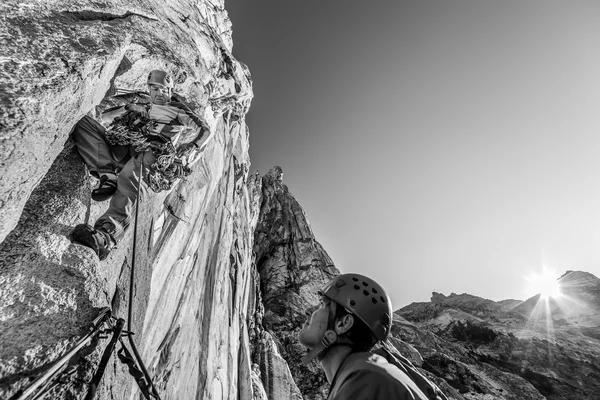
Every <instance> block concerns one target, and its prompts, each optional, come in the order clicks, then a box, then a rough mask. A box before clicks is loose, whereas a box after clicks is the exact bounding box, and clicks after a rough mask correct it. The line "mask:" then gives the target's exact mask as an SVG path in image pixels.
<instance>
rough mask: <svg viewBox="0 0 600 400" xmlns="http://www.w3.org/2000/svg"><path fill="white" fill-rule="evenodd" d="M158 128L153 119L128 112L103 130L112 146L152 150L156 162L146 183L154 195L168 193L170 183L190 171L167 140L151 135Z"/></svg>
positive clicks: (170, 186) (171, 184)
mask: <svg viewBox="0 0 600 400" xmlns="http://www.w3.org/2000/svg"><path fill="white" fill-rule="evenodd" d="M156 125H157V122H156V120H155V119H154V118H150V117H145V116H142V115H140V114H138V113H136V112H133V111H128V112H126V113H125V114H123V115H122V116H120V117H117V118H115V119H114V120H113V122H112V123H111V124H110V125H109V126H108V128H107V129H106V133H105V135H106V139H107V140H108V142H109V143H110V144H112V145H121V146H133V148H134V150H135V152H137V153H142V152H144V151H146V150H152V151H153V152H154V155H155V156H156V162H154V163H153V164H152V165H151V166H150V172H149V173H148V175H147V177H146V179H145V180H146V183H147V184H148V186H149V187H150V188H151V189H152V190H153V191H154V192H156V193H158V192H161V191H163V190H170V189H171V188H172V187H173V183H174V182H175V181H176V180H177V179H179V178H183V177H186V176H188V175H189V174H191V172H192V170H191V169H190V168H189V167H188V166H186V165H183V162H182V161H181V158H180V157H178V156H177V150H175V147H174V146H173V144H172V143H171V141H170V140H168V139H166V138H164V137H163V136H160V135H156V134H154V133H153V131H152V128H154V127H155V126H156Z"/></svg>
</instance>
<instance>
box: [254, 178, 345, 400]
mask: <svg viewBox="0 0 600 400" xmlns="http://www.w3.org/2000/svg"><path fill="white" fill-rule="evenodd" d="M254 253H255V258H256V269H257V271H258V273H259V275H260V292H261V294H262V301H261V307H264V313H263V315H261V318H260V321H258V323H257V326H260V327H261V328H260V332H259V333H257V336H258V337H259V338H260V340H259V343H260V344H259V345H258V346H256V347H255V348H254V350H253V357H254V360H255V362H256V363H257V364H258V365H259V366H260V371H261V374H262V377H263V381H264V382H265V383H267V382H269V381H270V380H271V378H270V377H272V376H276V375H277V374H281V372H280V371H281V369H282V368H283V367H282V362H287V365H289V370H290V371H291V374H292V375H290V378H289V379H288V380H287V384H285V382H286V381H285V380H283V381H282V380H279V382H280V384H283V385H284V387H283V388H281V387H273V388H271V386H272V385H270V384H266V385H265V387H266V388H267V393H268V394H269V396H270V397H269V398H272V399H288V398H289V399H296V398H298V399H300V398H301V397H300V392H301V393H302V395H304V398H305V399H324V398H326V397H327V396H326V389H327V383H326V380H325V375H324V374H323V373H322V372H321V371H320V369H319V367H318V366H317V365H316V364H314V363H313V364H310V365H308V366H302V365H301V362H300V359H301V358H302V356H303V355H304V354H305V353H306V350H305V349H304V348H303V347H302V346H301V345H300V344H299V343H298V340H297V334H298V332H299V330H300V327H301V326H302V323H303V322H304V321H305V319H306V316H305V314H304V310H305V309H306V308H308V307H309V306H311V305H314V304H316V303H317V302H318V296H317V291H318V290H319V289H321V288H322V287H323V285H324V284H325V283H326V282H328V281H329V280H330V279H331V278H332V277H333V276H335V275H337V274H339V271H338V270H337V269H336V268H335V267H334V266H333V261H332V260H331V258H330V257H329V256H328V255H327V253H326V252H325V250H324V249H323V248H322V247H321V245H320V244H319V243H318V242H317V241H316V239H315V237H314V234H313V232H312V228H311V227H310V224H309V223H308V220H307V218H306V215H305V213H304V211H303V210H302V207H301V206H300V205H299V204H298V202H297V201H296V199H295V198H294V197H293V195H292V194H291V193H290V192H289V190H288V188H287V186H285V185H284V184H283V172H282V170H281V168H279V167H275V168H273V169H272V170H271V171H269V173H268V174H266V175H265V176H264V177H263V178H262V199H261V203H260V217H259V220H258V224H257V226H256V230H255V233H254ZM274 344H276V347H275V346H274ZM292 376H293V378H292ZM294 380H295V382H294ZM279 393H285V396H284V395H280V394H279Z"/></svg>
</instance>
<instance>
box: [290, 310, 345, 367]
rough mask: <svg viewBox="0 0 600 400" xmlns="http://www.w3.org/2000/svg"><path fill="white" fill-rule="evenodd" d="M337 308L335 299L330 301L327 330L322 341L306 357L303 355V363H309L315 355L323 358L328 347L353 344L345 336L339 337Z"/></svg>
mask: <svg viewBox="0 0 600 400" xmlns="http://www.w3.org/2000/svg"><path fill="white" fill-rule="evenodd" d="M336 309H337V303H336V302H335V301H333V300H331V302H330V303H329V316H328V317H327V330H326V331H325V333H324V334H323V337H322V338H321V341H320V342H319V344H318V345H316V346H315V347H314V348H312V349H311V350H310V351H309V352H308V353H307V354H306V355H305V356H304V357H302V365H307V364H308V363H309V362H311V361H312V360H313V359H314V358H315V357H317V359H318V360H319V361H321V360H322V359H323V357H324V356H325V353H327V351H326V350H327V349H328V348H329V347H331V346H332V345H334V344H352V342H351V341H350V340H348V339H345V338H339V337H338V335H337V333H336V332H335V329H334V328H335V312H336Z"/></svg>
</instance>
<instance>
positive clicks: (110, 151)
mask: <svg viewBox="0 0 600 400" xmlns="http://www.w3.org/2000/svg"><path fill="white" fill-rule="evenodd" d="M104 132H105V129H104V127H103V126H102V125H100V124H99V123H98V122H96V121H95V120H94V119H93V118H90V117H88V116H85V117H83V118H82V119H81V120H80V121H79V122H78V123H77V124H76V125H75V129H74V130H73V134H72V138H73V141H74V142H75V144H76V145H77V150H78V152H79V154H80V155H81V157H83V160H84V161H85V163H86V164H87V166H88V168H89V170H90V172H91V173H92V175H94V176H96V177H100V176H102V175H104V174H107V173H108V174H115V173H116V171H118V169H120V172H119V173H118V179H117V191H116V192H115V194H114V195H113V197H112V198H111V199H110V206H109V207H108V210H106V212H105V213H104V214H103V215H102V216H101V217H100V218H98V220H97V221H96V223H95V224H94V228H96V229H97V228H102V229H103V230H104V231H106V232H108V233H109V234H110V235H111V236H112V238H113V240H114V242H115V244H116V243H118V242H119V241H120V240H121V239H122V238H123V235H124V232H125V229H127V227H128V226H129V224H130V222H131V216H132V214H133V211H134V207H135V205H136V203H137V193H138V185H139V184H140V178H139V175H140V169H142V173H143V174H144V176H147V174H148V171H149V168H150V166H151V165H152V164H153V163H154V162H155V161H156V157H155V156H154V153H153V152H152V151H151V150H148V151H146V152H144V153H137V154H136V153H135V152H134V151H133V149H132V147H131V146H113V145H111V144H109V143H108V141H107V140H106V136H105V135H104ZM140 193H141V194H142V195H143V194H145V193H146V185H142V187H141V188H140Z"/></svg>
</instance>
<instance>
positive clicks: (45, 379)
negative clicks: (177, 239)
mask: <svg viewBox="0 0 600 400" xmlns="http://www.w3.org/2000/svg"><path fill="white" fill-rule="evenodd" d="M139 157H140V171H139V173H140V175H139V176H142V173H143V166H144V164H143V162H142V160H141V158H142V157H143V156H139ZM141 186H142V185H141V182H138V189H137V201H138V203H137V206H136V208H135V219H134V225H133V246H132V247H133V249H132V253H133V254H132V256H131V271H130V275H129V304H128V307H127V330H124V329H123V326H124V325H125V320H123V319H122V318H119V319H115V318H113V317H112V316H111V310H110V308H108V307H106V308H104V309H103V310H102V311H101V312H100V315H98V317H96V319H94V321H93V322H92V327H91V329H90V332H89V333H88V334H87V335H85V336H84V337H83V338H82V339H80V340H79V341H78V342H77V344H76V345H75V346H74V347H73V348H72V349H71V350H69V351H68V352H67V353H66V354H64V355H63V356H62V357H61V358H60V359H58V360H57V361H56V362H55V363H54V364H53V365H52V367H50V368H49V369H48V370H47V371H46V372H45V373H44V374H43V375H41V376H40V377H38V379H36V380H35V381H34V382H33V383H32V384H31V385H30V386H29V387H28V388H27V389H25V390H24V391H23V392H22V393H21V394H20V396H19V397H17V398H16V400H39V399H43V398H44V397H45V396H46V395H47V394H49V393H50V391H51V390H52V389H54V388H55V387H56V386H57V385H58V384H59V383H58V382H57V383H55V384H52V382H55V381H56V380H57V377H59V376H60V374H61V372H63V371H64V369H65V367H66V366H67V365H68V364H69V361H70V360H71V359H72V358H73V357H74V356H75V355H76V354H78V353H79V351H80V350H81V349H82V348H83V347H84V346H86V345H87V344H89V343H90V342H91V341H92V340H93V339H94V338H100V337H102V334H109V333H112V338H111V340H110V342H109V343H108V345H107V346H106V348H105V349H104V352H103V354H102V357H101V359H100V363H99V364H98V368H97V369H96V373H95V374H94V376H93V378H92V380H91V381H90V382H89V387H88V392H87V394H86V397H85V400H93V398H94V397H95V395H96V391H97V389H98V386H99V384H100V382H101V380H102V376H103V375H104V371H105V370H106V366H107V365H108V361H109V360H110V357H111V355H112V354H113V353H114V351H115V348H116V344H117V342H119V343H120V344H121V348H120V349H119V351H118V352H117V356H118V357H119V360H120V361H121V362H122V363H123V364H125V365H127V367H128V370H129V374H131V376H132V377H133V378H134V379H135V381H136V383H137V385H138V386H139V388H140V391H141V392H142V395H143V396H144V398H145V399H147V400H153V399H156V400H160V396H159V394H158V391H157V390H156V388H155V387H154V383H152V378H151V377H150V374H149V373H148V371H147V370H146V367H145V365H144V362H143V361H142V358H141V356H140V354H139V352H138V350H137V347H136V345H135V342H134V341H133V332H132V331H131V325H132V321H133V294H134V289H135V285H134V279H135V256H136V247H137V246H136V243H137V227H138V218H139V208H140V207H139V206H140V188H141ZM111 323H112V324H111ZM106 324H109V325H110V326H109V328H107V329H103V327H104V326H105V325H106ZM124 336H127V338H128V339H129V346H130V347H131V351H132V352H133V356H132V354H131V352H129V350H128V349H127V347H126V346H125V343H124V342H123V337H124Z"/></svg>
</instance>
